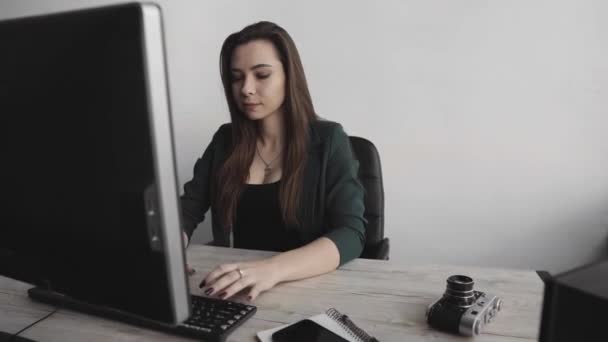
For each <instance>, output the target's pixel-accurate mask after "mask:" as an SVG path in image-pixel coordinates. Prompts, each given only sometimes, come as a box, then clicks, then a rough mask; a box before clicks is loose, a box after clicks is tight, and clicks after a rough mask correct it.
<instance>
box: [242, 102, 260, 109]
mask: <svg viewBox="0 0 608 342" xmlns="http://www.w3.org/2000/svg"><path fill="white" fill-rule="evenodd" d="M259 105H260V104H259V103H243V106H245V108H247V109H252V108H255V107H257V106H259Z"/></svg>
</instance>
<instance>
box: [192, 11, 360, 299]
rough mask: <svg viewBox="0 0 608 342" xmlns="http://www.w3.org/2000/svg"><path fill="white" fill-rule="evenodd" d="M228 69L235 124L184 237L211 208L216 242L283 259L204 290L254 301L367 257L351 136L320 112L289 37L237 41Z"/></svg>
mask: <svg viewBox="0 0 608 342" xmlns="http://www.w3.org/2000/svg"><path fill="white" fill-rule="evenodd" d="M220 69H221V70H220V71H221V77H222V82H223V85H224V91H225V95H226V100H227V101H228V108H229V110H230V117H231V121H232V122H231V124H225V125H223V126H221V127H220V128H219V130H218V131H217V132H216V133H215V135H214V137H213V139H212V141H211V143H210V145H209V146H208V147H207V149H206V151H205V153H204V154H203V156H202V158H200V159H199V160H198V161H197V162H196V165H195V167H194V176H193V179H192V180H190V181H189V182H187V183H186V184H185V185H184V191H185V192H184V194H183V195H182V197H181V202H182V209H183V221H184V235H185V240H186V244H187V242H188V240H189V238H190V236H191V235H192V232H193V230H194V229H195V227H196V226H197V225H198V223H199V222H201V221H202V220H203V219H204V215H205V213H206V211H207V210H208V209H209V208H211V213H212V227H213V238H214V240H213V243H212V244H214V245H217V246H226V247H228V246H233V247H235V248H248V249H263V250H273V251H280V252H282V253H280V254H277V255H275V256H273V257H270V258H267V259H263V260H257V261H251V262H241V263H238V264H237V263H232V264H223V265H219V266H217V267H216V268H215V269H214V270H213V271H212V272H210V273H209V274H207V275H206V276H205V277H204V279H203V281H202V282H201V288H203V291H204V293H205V294H207V295H209V296H216V297H219V298H229V297H231V296H233V295H235V294H236V293H239V292H240V293H243V294H245V296H246V298H247V299H248V300H250V301H253V300H254V299H255V298H256V297H257V296H258V295H259V294H260V293H261V292H263V291H266V290H268V289H271V288H272V287H274V286H275V285H276V284H278V283H280V282H284V281H290V280H297V279H302V278H307V277H312V276H316V275H319V274H323V273H327V272H330V271H332V270H334V269H336V268H337V267H338V266H340V265H342V264H344V263H345V262H347V261H350V260H352V259H354V258H356V257H358V256H359V255H360V254H361V251H362V250H363V246H364V244H365V223H366V222H365V219H364V218H363V212H364V204H363V197H364V190H363V187H362V186H361V184H360V183H359V181H358V180H357V169H358V162H357V161H356V160H355V159H354V158H353V155H352V152H351V147H350V143H349V140H348V136H347V135H346V134H345V133H344V131H343V130H342V127H341V126H340V125H339V124H336V123H333V122H329V121H321V120H319V119H318V117H317V115H316V114H315V112H314V108H313V105H312V100H311V98H310V93H309V91H308V86H307V84H306V78H305V76H304V70H303V68H302V63H301V61H300V57H299V54H298V52H297V50H296V47H295V44H294V42H293V41H292V39H291V37H290V36H289V35H288V34H287V32H286V31H285V30H284V29H282V28H281V27H279V26H278V25H276V24H273V23H270V22H259V23H257V24H253V25H250V26H248V27H245V28H244V29H243V30H241V31H240V32H237V33H234V34H232V35H230V36H229V37H228V38H227V39H226V40H225V41H224V44H223V46H222V50H221V54H220ZM231 238H232V239H231ZM231 240H232V241H231Z"/></svg>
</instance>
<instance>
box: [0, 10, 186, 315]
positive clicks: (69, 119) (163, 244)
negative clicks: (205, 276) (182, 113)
mask: <svg viewBox="0 0 608 342" xmlns="http://www.w3.org/2000/svg"><path fill="white" fill-rule="evenodd" d="M0 42H1V46H2V48H1V50H2V51H1V52H0V159H1V160H2V162H1V164H2V166H0V225H1V228H0V274H2V275H5V276H8V277H12V278H15V279H19V280H22V281H26V282H29V283H32V284H34V285H36V286H38V287H41V288H45V289H49V290H52V291H56V292H59V293H62V294H64V295H67V296H69V298H72V299H76V300H79V301H82V302H86V303H90V304H93V305H97V306H99V307H107V308H113V309H116V310H120V311H122V312H125V313H131V314H134V315H137V316H138V317H144V318H146V319H150V320H154V321H158V322H164V323H167V324H177V323H178V322H182V321H184V320H185V319H186V318H187V317H188V316H189V313H190V312H189V311H190V296H189V292H188V287H187V276H186V272H185V258H184V246H183V241H182V233H181V229H180V210H179V202H178V186H177V179H176V171H175V157H174V147H173V146H174V145H173V137H172V126H171V116H170V104H169V96H168V84H167V71H166V61H165V52H164V43H163V28H162V18H161V11H160V8H159V7H157V6H155V5H152V4H139V3H132V4H124V5H115V6H109V7H102V8H96V9H88V10H79V11H72V12H66V13H60V14H52V15H44V16H35V17H29V18H21V19H11V20H5V21H2V22H0Z"/></svg>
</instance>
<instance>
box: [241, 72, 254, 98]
mask: <svg viewBox="0 0 608 342" xmlns="http://www.w3.org/2000/svg"><path fill="white" fill-rule="evenodd" d="M241 93H242V94H243V95H245V96H247V95H253V94H255V82H254V80H253V78H252V77H246V78H245V79H244V80H243V86H242V87H241Z"/></svg>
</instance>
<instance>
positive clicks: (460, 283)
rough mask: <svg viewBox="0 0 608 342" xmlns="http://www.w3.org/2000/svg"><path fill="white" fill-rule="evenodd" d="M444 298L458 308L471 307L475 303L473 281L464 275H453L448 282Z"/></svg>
mask: <svg viewBox="0 0 608 342" xmlns="http://www.w3.org/2000/svg"><path fill="white" fill-rule="evenodd" d="M447 283H448V285H447V287H446V289H445V293H444V295H443V297H444V298H445V300H446V301H448V302H450V303H452V304H454V305H458V306H471V305H472V304H473V302H474V301H475V296H474V294H473V284H474V282H473V279H471V278H470V277H467V276H463V275H453V276H450V277H449V278H448V280H447Z"/></svg>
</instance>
